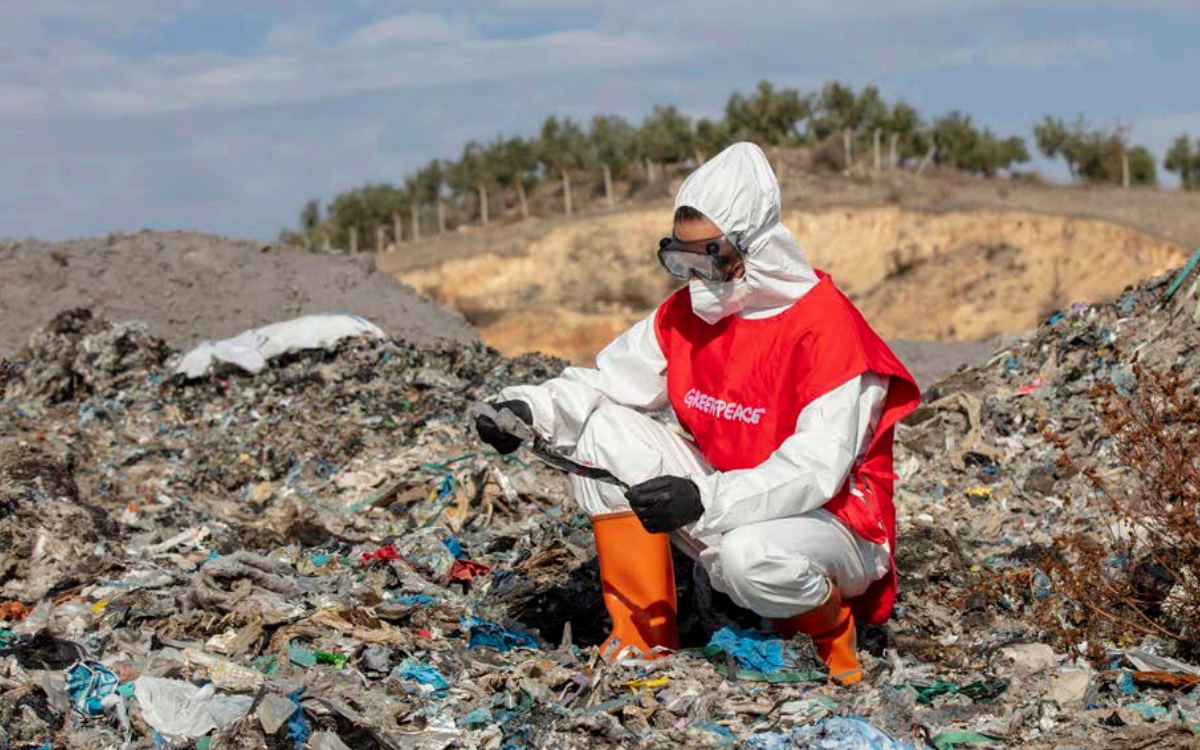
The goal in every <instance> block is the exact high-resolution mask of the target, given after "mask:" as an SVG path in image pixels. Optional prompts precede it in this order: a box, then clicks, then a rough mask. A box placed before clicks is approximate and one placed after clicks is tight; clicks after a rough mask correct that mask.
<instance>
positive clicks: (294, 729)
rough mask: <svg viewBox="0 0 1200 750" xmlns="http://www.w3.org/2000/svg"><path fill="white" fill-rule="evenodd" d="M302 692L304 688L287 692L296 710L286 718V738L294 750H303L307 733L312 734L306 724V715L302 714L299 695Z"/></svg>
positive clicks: (306, 740) (302, 709) (302, 708)
mask: <svg viewBox="0 0 1200 750" xmlns="http://www.w3.org/2000/svg"><path fill="white" fill-rule="evenodd" d="M303 694H304V688H300V689H299V690H297V691H296V692H294V693H288V700H290V701H291V702H292V703H294V704H295V705H296V710H295V711H293V712H292V716H291V718H289V719H288V722H287V732H288V738H289V739H290V740H291V741H292V744H293V745H294V746H295V748H296V750H304V745H305V744H307V743H308V735H310V734H312V730H311V729H310V728H309V726H308V717H306V716H305V715H304V707H303V706H301V705H300V696H301V695H303Z"/></svg>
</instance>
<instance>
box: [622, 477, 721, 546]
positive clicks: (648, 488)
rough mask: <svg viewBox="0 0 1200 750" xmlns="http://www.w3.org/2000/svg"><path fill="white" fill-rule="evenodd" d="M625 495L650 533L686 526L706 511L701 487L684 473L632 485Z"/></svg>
mask: <svg viewBox="0 0 1200 750" xmlns="http://www.w3.org/2000/svg"><path fill="white" fill-rule="evenodd" d="M625 499H626V500H628V501H629V507H630V508H633V512H634V513H636V514H637V517H638V519H639V520H640V521H641V522H642V526H643V527H645V529H646V531H649V532H650V533H651V534H658V533H661V532H664V531H674V530H675V529H678V528H679V527H680V526H687V525H688V524H689V523H691V522H692V521H695V520H696V519H697V518H699V517H700V516H701V514H703V513H704V506H703V505H701V504H700V488H699V487H697V486H696V483H695V482H693V481H692V480H690V479H684V478H683V477H655V478H654V479H651V480H649V481H646V482H642V483H641V484H638V485H634V486H633V487H630V488H629V490H628V491H626V493H625Z"/></svg>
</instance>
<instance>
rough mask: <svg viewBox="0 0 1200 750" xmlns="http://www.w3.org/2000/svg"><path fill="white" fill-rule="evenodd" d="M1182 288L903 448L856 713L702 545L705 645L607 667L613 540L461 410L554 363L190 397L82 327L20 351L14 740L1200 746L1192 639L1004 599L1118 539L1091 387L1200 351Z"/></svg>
mask: <svg viewBox="0 0 1200 750" xmlns="http://www.w3.org/2000/svg"><path fill="white" fill-rule="evenodd" d="M1168 282H1169V279H1156V280H1152V281H1150V282H1147V283H1146V284H1144V285H1142V286H1139V287H1137V288H1132V289H1130V290H1129V291H1128V292H1126V293H1125V294H1124V295H1123V296H1122V297H1121V298H1120V299H1119V300H1117V301H1116V302H1115V303H1113V304H1111V305H1104V306H1099V307H1082V306H1080V307H1075V308H1072V309H1070V310H1067V311H1063V312H1062V313H1059V314H1056V315H1055V316H1054V317H1053V318H1052V319H1050V320H1049V321H1047V322H1045V323H1044V324H1043V325H1042V326H1040V327H1039V328H1038V330H1037V331H1035V332H1034V333H1032V334H1030V335H1029V336H1028V337H1026V338H1023V339H1020V340H1018V341H1016V342H1013V343H1011V344H1010V345H1009V346H1008V348H1007V349H1005V350H1003V351H1001V352H998V353H997V355H996V356H995V357H994V358H992V360H991V361H990V362H989V363H988V364H986V365H985V366H983V367H981V368H977V369H973V370H966V371H963V372H961V373H959V374H957V375H955V376H953V377H952V378H950V379H948V380H945V381H942V382H941V383H939V384H938V385H936V386H934V387H933V388H931V389H930V390H929V391H928V392H927V394H926V398H925V404H924V406H923V407H922V408H921V409H920V410H919V411H918V412H917V413H915V414H914V415H913V416H912V417H911V418H910V419H909V420H907V423H906V424H904V425H902V426H901V428H900V430H899V432H898V436H897V438H898V447H897V472H898V474H899V475H900V479H899V480H898V488H899V492H898V515H899V549H898V555H897V565H898V569H899V573H900V579H901V582H900V596H899V600H898V606H897V608H896V612H895V616H894V618H893V619H892V621H891V622H889V623H888V624H887V625H886V626H885V627H883V628H878V629H864V632H863V633H862V634H861V637H862V642H863V643H862V645H863V650H862V656H863V659H864V667H865V668H866V671H867V677H866V679H865V680H863V681H862V682H861V683H859V684H857V685H854V686H852V687H850V688H840V687H835V686H832V685H830V684H829V683H828V680H827V677H826V675H825V674H824V673H823V672H822V670H821V669H819V663H818V662H817V661H816V660H814V658H813V655H812V653H811V649H810V648H809V644H807V643H805V642H803V640H802V639H797V640H794V641H788V642H785V641H781V640H780V639H779V638H777V637H776V636H774V635H772V634H770V633H768V632H766V631H765V630H764V629H762V628H761V627H760V625H761V624H762V623H760V622H759V620H758V618H756V617H754V616H753V615H751V614H750V613H746V612H742V611H739V610H737V609H736V608H735V607H733V606H732V605H730V604H729V603H728V601H727V600H725V599H724V598H723V597H721V596H719V595H715V594H713V593H712V592H710V591H709V589H708V588H707V586H706V584H705V581H704V580H703V576H702V575H697V574H693V571H692V568H691V566H690V563H689V562H688V561H687V560H686V559H682V558H683V556H682V555H678V554H677V556H676V558H677V560H676V562H677V568H678V570H677V575H676V578H677V581H678V585H679V587H680V591H679V606H680V624H681V634H682V641H683V648H682V649H681V650H680V651H679V652H677V653H674V654H671V655H669V656H667V657H665V658H661V659H658V660H654V661H649V662H646V661H639V660H636V659H630V660H625V661H619V662H616V663H606V662H604V661H601V660H600V659H599V658H598V653H597V645H598V644H599V643H600V641H601V640H602V639H603V638H604V636H605V635H606V633H607V623H606V619H607V618H606V615H605V612H604V609H603V602H602V600H601V598H600V587H599V582H598V577H597V571H596V563H595V550H594V545H593V542H592V537H591V533H590V528H589V523H588V520H587V518H586V517H585V516H583V515H582V514H581V513H580V512H579V511H578V510H577V509H576V508H575V507H574V505H573V504H572V503H571V502H570V501H569V499H568V494H567V490H566V482H565V481H564V479H563V477H562V476H561V475H559V474H557V473H555V471H554V470H552V469H550V468H549V467H547V466H545V465H543V464H541V463H538V462H537V461H534V460H533V459H532V458H531V457H530V456H529V455H528V454H527V453H524V452H520V453H518V454H516V455H514V456H510V457H501V456H498V455H496V454H492V453H488V452H486V450H485V446H482V444H480V443H479V442H478V441H477V440H476V439H475V438H474V437H473V435H472V433H471V431H470V426H469V421H468V419H467V417H466V415H467V414H468V412H469V410H470V407H471V406H472V405H473V404H475V403H477V402H478V401H481V400H484V399H487V398H490V397H493V396H494V395H495V394H496V393H497V392H498V390H499V389H500V388H501V387H502V386H504V385H507V384H512V383H520V382H537V381H540V380H543V379H545V378H547V377H550V376H552V375H554V374H556V373H557V372H558V370H559V369H560V368H561V366H562V364H563V363H562V362H559V361H556V360H552V359H547V358H543V357H535V356H524V357H519V358H516V359H507V358H505V357H502V356H501V355H499V354H497V353H496V352H494V351H492V350H489V349H487V348H485V347H483V346H482V345H480V344H478V343H475V344H449V343H442V344H432V345H417V344H412V343H408V342H405V341H402V340H397V339H388V338H378V337H355V338H350V339H346V340H343V341H341V342H340V343H338V344H336V346H334V347H333V348H330V349H317V350H308V351H301V352H292V353H285V354H282V355H280V356H278V357H275V358H273V359H271V360H270V361H268V362H266V363H265V365H264V366H263V367H262V368H261V370H260V371H259V372H257V373H251V372H247V371H244V370H242V369H239V368H238V367H236V366H235V365H232V364H227V363H220V362H216V363H214V364H213V366H212V368H211V369H210V370H208V371H206V372H204V373H202V374H200V375H199V376H197V377H188V376H186V375H176V374H175V373H176V370H177V368H178V365H179V362H180V360H181V359H182V356H183V354H182V353H181V352H178V351H176V350H174V349H172V348H171V347H169V346H168V345H166V344H165V343H163V342H162V341H161V340H159V339H158V338H156V337H155V336H154V335H152V334H151V333H150V332H148V331H147V329H146V328H145V327H144V326H142V325H139V324H128V323H115V324H114V323H109V322H107V321H104V320H101V319H99V318H97V317H94V316H93V315H92V314H91V313H90V312H89V311H87V310H75V311H71V312H67V313H63V314H61V315H60V316H59V317H58V318H56V319H55V320H54V321H53V322H52V323H51V324H50V326H48V327H47V328H46V329H44V330H42V331H40V332H38V333H37V334H35V335H34V336H33V337H32V338H31V340H30V343H29V346H27V347H26V348H25V349H23V350H21V352H20V353H18V354H17V355H16V357H15V358H13V359H11V361H7V362H0V373H2V377H0V386H2V389H3V391H2V393H0V399H2V401H0V420H2V421H0V425H2V428H0V748H4V749H8V748H13V749H20V750H24V749H26V748H39V749H41V748H49V749H53V750H67V749H84V748H87V749H89V750H90V749H98V748H151V747H153V748H207V749H208V750H228V749H232V748H239V749H247V750H249V749H255V750H258V749H266V748H271V749H272V750H275V749H280V748H289V749H290V748H295V749H297V750H300V749H302V748H314V749H315V748H320V749H323V750H332V749H334V748H354V749H355V750H359V749H360V748H362V749H366V750H373V749H374V748H405V749H407V748H414V749H419V750H426V749H428V750H440V749H442V748H447V749H448V748H491V749H495V750H517V749H519V748H548V749H554V750H558V749H570V748H647V749H658V748H664V749H665V748H675V747H680V746H686V747H689V748H734V747H741V748H753V749H755V750H785V749H787V748H828V749H833V748H838V749H847V750H859V749H862V750H867V749H872V750H878V749H883V750H894V749H900V750H907V749H915V748H937V749H938V750H950V749H952V748H1001V747H1022V748H1060V749H1061V750H1067V748H1113V749H1114V750H1117V749H1120V750H1134V749H1141V748H1200V738H1198V734H1197V733H1198V732H1200V687H1198V685H1200V668H1197V667H1196V666H1195V662H1194V661H1188V659H1187V658H1185V656H1184V654H1183V653H1182V652H1179V651H1177V650H1175V649H1173V648H1172V647H1171V644H1169V643H1166V642H1164V641H1162V640H1156V639H1153V638H1145V639H1139V640H1138V642H1137V643H1134V644H1119V645H1118V644H1105V648H1106V649H1107V653H1106V655H1105V656H1106V663H1105V664H1103V665H1101V666H1097V665H1096V663H1095V662H1094V661H1092V660H1090V659H1089V658H1087V656H1088V655H1087V654H1085V653H1084V651H1083V650H1082V649H1081V648H1076V647H1069V646H1064V645H1063V644H1061V643H1060V642H1058V641H1055V640H1053V639H1052V638H1051V637H1050V634H1048V633H1047V632H1046V631H1045V630H1044V629H1043V628H1042V626H1040V625H1038V624H1037V623H1038V622H1039V621H1038V620H1037V619H1036V618H1033V617H1027V616H1025V615H1026V608H1027V606H1029V605H1028V603H1027V602H1025V601H1016V600H1012V601H1006V600H1005V599H1004V596H1003V595H989V591H991V590H992V589H991V588H989V582H990V581H994V580H996V578H997V577H1003V576H1004V575H1006V574H1007V573H1010V572H1012V571H1016V570H1025V569H1028V568H1030V567H1031V566H1034V565H1036V564H1037V561H1038V560H1040V559H1041V558H1042V557H1043V556H1044V554H1045V551H1046V548H1047V546H1050V545H1052V544H1053V543H1054V540H1055V538H1056V537H1057V535H1059V534H1060V533H1061V532H1062V531H1063V530H1064V529H1066V528H1067V527H1069V526H1079V527H1081V528H1086V527H1088V525H1089V524H1093V525H1097V526H1098V525H1100V524H1103V522H1104V519H1103V511H1102V510H1101V507H1100V506H1099V505H1098V504H1096V501H1095V497H1094V495H1095V493H1094V491H1093V490H1092V489H1091V487H1090V486H1089V485H1088V484H1087V482H1086V479H1085V477H1084V476H1083V474H1082V472H1075V473H1073V472H1072V471H1070V470H1067V469H1063V468H1060V467H1061V462H1060V461H1059V460H1058V458H1059V452H1060V451H1062V450H1066V451H1067V452H1069V453H1071V454H1072V455H1073V457H1074V459H1075V460H1076V461H1078V462H1079V463H1081V464H1083V463H1087V462H1091V463H1093V464H1096V465H1100V466H1104V465H1107V463H1106V462H1110V461H1111V455H1110V454H1111V447H1110V446H1108V445H1107V444H1106V443H1105V440H1104V438H1103V435H1101V434H1100V433H1099V432H1098V431H1097V430H1096V429H1095V424H1094V422H1095V420H1094V419H1093V418H1092V417H1091V416H1090V410H1091V409H1092V408H1093V407H1092V403H1093V402H1092V399H1091V398H1090V396H1089V391H1090V390H1091V389H1092V388H1093V386H1095V385H1097V384H1099V383H1101V382H1109V383H1113V384H1115V385H1116V386H1117V387H1118V388H1122V389H1126V388H1131V387H1133V382H1132V378H1134V377H1135V376H1134V372H1133V370H1132V369H1131V362H1132V358H1133V357H1134V356H1135V354H1136V355H1137V356H1138V357H1140V358H1141V361H1142V362H1144V363H1146V364H1148V365H1155V366H1159V367H1163V368H1169V367H1172V366H1177V365H1179V364H1180V363H1185V364H1186V363H1187V361H1188V358H1189V357H1190V356H1191V353H1192V352H1194V351H1195V350H1196V346H1197V345H1198V344H1200V329H1198V328H1197V324H1196V323H1195V322H1194V321H1193V319H1192V316H1191V307H1190V306H1192V305H1194V304H1195V289H1194V287H1193V288H1190V290H1189V288H1187V286H1186V284H1185V285H1184V286H1185V288H1184V289H1183V290H1182V291H1178V292H1177V294H1176V295H1175V296H1174V297H1173V299H1172V300H1171V301H1169V302H1168V303H1165V304H1164V303H1163V302H1162V298H1163V296H1164V291H1165V288H1166V285H1167V283H1168ZM1185 306H1186V307H1187V309H1186V310H1185V309H1184V308H1185ZM1046 429H1050V430H1052V431H1053V432H1054V433H1056V434H1058V435H1061V436H1063V438H1064V439H1065V442H1064V443H1063V445H1064V446H1065V447H1060V446H1058V445H1056V444H1055V443H1054V442H1053V441H1052V440H1051V439H1050V438H1049V437H1048V436H1047V433H1046ZM1021 580H1026V579H1021ZM1028 580H1029V581H1030V587H1031V588H1030V590H1029V591H1028V599H1029V601H1030V602H1033V603H1034V604H1036V602H1037V601H1038V600H1039V597H1041V598H1050V597H1052V596H1053V594H1052V593H1050V592H1049V591H1042V587H1043V586H1044V587H1045V588H1047V589H1049V588H1050V583H1049V582H1043V581H1041V580H1040V579H1039V578H1038V577H1037V576H1036V575H1033V576H1031V577H1029V578H1028ZM1000 590H1001V591H1004V589H1003V588H1001V589H1000ZM1164 675H1167V676H1169V677H1164Z"/></svg>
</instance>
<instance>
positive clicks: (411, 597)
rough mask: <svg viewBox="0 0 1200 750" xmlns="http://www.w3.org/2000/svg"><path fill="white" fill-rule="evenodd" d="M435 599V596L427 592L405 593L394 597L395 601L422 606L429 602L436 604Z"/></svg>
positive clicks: (411, 605) (412, 605)
mask: <svg viewBox="0 0 1200 750" xmlns="http://www.w3.org/2000/svg"><path fill="white" fill-rule="evenodd" d="M437 601H438V600H437V598H436V597H432V596H430V595H429V594H405V595H404V596H398V597H396V602H397V603H399V604H404V605H406V606H410V607H416V606H421V607H424V606H428V605H430V604H437Z"/></svg>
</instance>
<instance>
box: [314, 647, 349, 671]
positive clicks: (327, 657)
mask: <svg viewBox="0 0 1200 750" xmlns="http://www.w3.org/2000/svg"><path fill="white" fill-rule="evenodd" d="M313 657H314V658H315V659H316V660H317V664H332V665H333V666H334V668H336V669H345V668H346V655H345V654H339V653H337V652H332V651H314V652H313Z"/></svg>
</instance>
